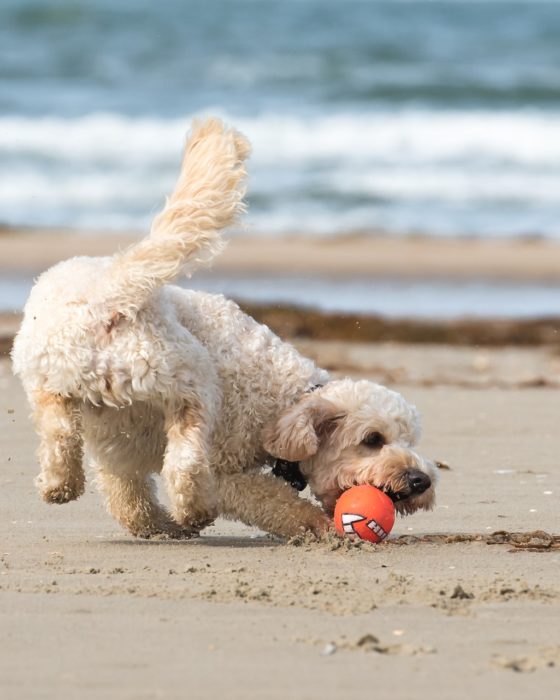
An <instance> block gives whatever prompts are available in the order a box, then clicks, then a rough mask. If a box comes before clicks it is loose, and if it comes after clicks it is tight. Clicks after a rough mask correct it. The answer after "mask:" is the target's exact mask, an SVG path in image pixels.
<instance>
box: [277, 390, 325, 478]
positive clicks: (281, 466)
mask: <svg viewBox="0 0 560 700" xmlns="http://www.w3.org/2000/svg"><path fill="white" fill-rule="evenodd" d="M322 386H323V384H314V385H313V386H310V387H309V389H307V390H306V391H305V393H306V394H310V393H311V392H313V391H315V390H316V389H320V388H321V387H322ZM272 473H273V474H274V476H277V477H279V478H280V479H285V480H286V481H287V482H288V484H290V486H291V487H292V488H294V489H296V491H303V489H304V488H305V487H306V486H307V479H306V478H305V477H304V476H303V474H302V473H301V469H300V468H299V462H289V461H288V460H287V459H280V458H278V459H276V460H274V466H273V467H272Z"/></svg>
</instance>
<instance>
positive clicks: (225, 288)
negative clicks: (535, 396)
mask: <svg viewBox="0 0 560 700" xmlns="http://www.w3.org/2000/svg"><path fill="white" fill-rule="evenodd" d="M180 283H181V284H183V285H185V286H188V287H189V288H190V289H198V290H202V291H205V292H212V293H221V294H225V295H226V296H227V297H229V298H233V299H237V300H238V301H248V302H257V303H263V304H289V305H294V306H299V307H308V308H314V309H322V310H325V311H336V312H339V313H362V314H376V315H381V316H387V317H392V318H411V317H413V318H424V319H428V318H430V319H453V318H467V317H468V318H480V319H492V318H512V319H519V318H551V317H552V318H556V317H558V315H559V310H560V286H558V285H547V284H532V283H523V284H514V283H507V282H496V283H490V282H483V281H473V282H451V281H445V280H442V281H434V282H428V281H422V280H411V281H399V280H387V279H371V278H370V279H368V278H354V279H350V280H348V279H322V278H309V277H301V276H299V277H298V276H295V277H285V276H284V277H255V276H251V277H248V278H245V277H238V276H230V275H216V274H202V275H200V274H199V275H197V276H195V277H194V278H193V279H191V280H188V281H186V280H180ZM32 284H33V280H32V278H31V277H24V276H19V275H7V274H0V313H1V312H11V311H21V309H22V308H23V306H24V304H25V301H26V299H27V297H28V295H29V292H30V290H31V286H32Z"/></svg>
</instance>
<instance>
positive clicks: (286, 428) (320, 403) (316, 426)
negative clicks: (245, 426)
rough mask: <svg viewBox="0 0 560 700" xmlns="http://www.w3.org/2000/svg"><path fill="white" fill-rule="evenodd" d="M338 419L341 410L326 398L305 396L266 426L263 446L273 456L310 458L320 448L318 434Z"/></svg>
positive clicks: (328, 429) (332, 425)
mask: <svg viewBox="0 0 560 700" xmlns="http://www.w3.org/2000/svg"><path fill="white" fill-rule="evenodd" d="M341 418H343V414H342V412H341V411H340V410H339V409H338V408H337V407H336V406H335V405H334V404H333V403H331V402H330V401H328V400H327V399H324V398H321V397H320V396H316V395H313V394H312V395H309V396H304V397H303V398H302V399H300V401H298V403H296V404H295V405H294V406H291V407H290V408H287V409H286V410H285V411H284V412H283V413H281V414H280V416H279V417H278V418H277V419H276V420H275V421H273V422H272V423H270V424H269V425H267V426H265V428H264V430H263V433H262V441H263V447H264V449H265V450H266V451H267V452H268V454H270V455H272V456H273V457H279V458H280V459H286V460H288V461H290V462H299V461H301V460H303V459H309V457H312V456H313V455H314V454H315V453H316V452H317V450H318V449H319V444H320V441H321V437H322V436H324V435H326V434H327V433H328V432H329V431H330V430H331V429H332V428H333V427H334V426H335V425H336V422H337V421H339V420H340V419H341Z"/></svg>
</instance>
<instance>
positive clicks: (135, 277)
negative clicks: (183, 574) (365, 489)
mask: <svg viewBox="0 0 560 700" xmlns="http://www.w3.org/2000/svg"><path fill="white" fill-rule="evenodd" d="M248 153H249V145H248V143H247V141H246V140H245V139H244V138H243V137H242V136H241V135H240V134H239V133H237V132H235V131H234V130H232V129H228V128H226V127H225V126H224V125H223V124H222V123H221V122H220V121H218V120H214V119H212V120H208V121H206V122H203V123H199V124H195V125H194V127H193V131H192V134H191V136H190V139H189V141H188V143H187V146H186V150H185V155H184V160H183V164H182V170H181V174H180V176H179V180H178V182H177V185H176V187H175V190H174V192H173V194H172V195H171V197H170V198H169V200H168V201H167V204H166V206H165V208H164V209H163V211H162V212H161V214H159V215H158V216H157V217H156V219H155V221H154V223H153V227H152V231H151V234H150V236H149V237H148V238H146V239H144V240H143V241H141V242H140V243H138V244H137V245H134V246H132V247H131V248H130V249H128V250H126V251H125V252H122V253H118V254H117V255H115V256H113V257H112V258H86V257H83V258H74V259H72V260H68V261H66V262H63V263H60V264H59V265H56V266H55V267H53V268H52V269H50V270H48V271H47V272H45V273H44V274H43V275H42V276H41V277H40V278H39V280H38V282H37V284H36V285H35V287H34V288H33V290H32V292H31V295H30V297H29V300H28V302H27V305H26V307H25V317H24V321H23V324H22V327H21V330H20V332H19V334H18V336H17V338H16V340H15V344H14V350H13V364H14V370H15V372H16V374H17V375H18V376H19V377H21V380H22V382H23V385H24V387H25V391H26V392H27V396H28V398H29V401H30V403H31V405H32V407H33V410H34V415H35V420H36V425H37V431H38V433H39V437H40V447H39V451H38V456H39V461H40V465H41V473H40V475H39V477H38V478H37V482H36V483H37V486H38V488H39V490H40V492H41V494H42V496H43V498H44V499H45V501H47V502H48V503H66V502H68V501H71V500H73V499H76V498H78V497H79V496H80V495H81V494H82V493H83V491H84V483H85V476H84V467H83V462H84V455H86V456H87V458H88V460H89V461H90V463H91V464H92V465H93V467H94V468H95V470H96V472H97V482H98V484H99V487H100V489H101V490H102V491H103V492H104V494H105V496H106V498H107V504H108V508H109V511H110V512H111V513H112V515H113V516H114V517H115V518H116V519H117V520H118V521H119V522H120V523H121V524H122V525H123V526H124V527H125V528H127V529H128V530H129V531H130V532H131V533H133V534H134V535H137V536H140V537H149V536H153V535H155V534H161V533H164V534H167V535H169V536H171V537H188V536H191V535H193V534H195V533H197V532H198V531H199V530H200V529H201V528H203V527H204V526H205V525H207V524H208V523H210V522H211V521H212V520H213V519H214V518H215V517H216V516H217V515H219V514H222V515H224V516H226V517H228V518H238V519H240V520H242V521H244V522H246V523H248V524H251V525H257V526H258V527H260V528H262V529H264V530H267V531H268V532H272V533H276V534H279V535H283V536H291V535H294V534H295V533H297V532H299V531H302V530H310V531H312V532H315V533H321V532H323V531H325V530H327V529H328V528H329V527H330V524H331V521H330V518H329V516H331V515H332V512H333V508H334V503H335V501H336V499H337V498H338V496H339V495H340V493H341V492H342V490H343V489H345V488H347V487H349V486H351V485H352V484H362V483H370V484H374V485H375V486H378V487H379V488H381V489H384V490H385V491H386V492H387V493H388V494H389V495H390V496H391V497H392V498H393V500H394V501H395V502H396V507H397V509H398V510H399V511H400V512H401V513H411V512H413V511H415V510H417V509H418V508H425V509H429V508H431V507H432V506H433V503H434V481H435V472H434V469H433V466H432V465H431V464H430V463H429V462H427V461H425V460H423V459H422V458H421V457H420V456H419V455H417V454H416V453H415V452H413V451H412V447H413V445H414V444H415V442H416V441H417V440H418V437H419V419H418V414H417V412H416V410H415V408H414V407H413V406H410V405H409V404H408V403H407V402H406V401H405V400H404V399H403V398H402V397H401V396H400V395H399V394H397V393H395V392H394V391H390V390H388V389H386V388H384V387H382V386H379V385H378V384H374V383H372V382H368V381H358V382H353V381H350V380H349V379H344V380H341V381H331V380H330V379H329V377H328V375H327V373H326V372H325V371H323V370H321V369H318V368H317V367H315V365H314V364H313V362H312V361H311V360H309V359H306V358H304V357H301V356H300V355H299V354H298V353H297V352H296V350H295V349H294V348H293V347H292V346H291V345H289V344H288V343H285V342H282V341H281V340H280V339H279V338H278V337H276V336H275V335H274V334H273V333H272V332H271V331H270V329H269V328H267V327H266V326H262V325H259V324H258V323H256V321H254V320H253V319H252V318H250V317H248V316H246V315H245V314H244V313H243V312H242V311H241V310H240V309H239V308H238V307H237V306H236V304H234V303H233V302H231V301H227V300H226V299H224V297H222V296H219V295H218V296H216V295H210V294H203V293H200V292H192V291H185V290H183V289H180V288H178V287H173V286H168V284H167V283H169V282H171V281H173V280H174V279H175V278H176V277H177V276H178V275H179V274H181V273H184V272H192V270H194V269H195V268H196V267H197V266H198V265H200V264H202V263H205V262H207V261H209V260H210V259H211V258H212V257H213V256H214V255H216V253H218V252H219V251H220V250H221V248H222V242H221V238H220V231H221V229H223V228H224V227H226V226H228V225H230V224H232V223H233V222H234V221H235V219H236V217H237V216H238V215H239V214H240V213H241V212H242V211H243V208H244V207H243V203H242V200H243V195H244V180H245V175H246V173H245V169H244V165H243V163H244V160H245V158H246V157H247V155H248ZM271 457H272V458H281V459H283V460H287V461H290V462H299V468H300V470H301V475H302V476H303V478H305V479H306V480H307V481H308V482H309V486H310V489H311V492H312V493H313V494H314V495H315V496H316V498H317V499H318V501H319V502H320V503H321V504H322V506H323V508H320V507H318V506H317V505H314V504H312V503H311V502H310V501H309V500H306V499H303V498H299V497H298V493H297V491H296V490H295V489H293V488H291V486H290V485H288V484H287V483H286V482H285V481H284V480H282V479H281V478H278V477H276V476H274V475H272V474H270V473H266V469H265V466H266V464H271ZM294 467H295V465H294ZM158 473H161V474H162V475H163V478H164V480H165V484H166V487H167V492H168V494H169V499H170V503H171V510H170V511H168V510H167V509H165V508H164V507H163V506H162V505H161V504H159V503H158V501H157V499H156V497H155V490H154V483H153V474H158Z"/></svg>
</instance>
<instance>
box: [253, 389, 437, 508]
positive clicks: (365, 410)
mask: <svg viewBox="0 0 560 700" xmlns="http://www.w3.org/2000/svg"><path fill="white" fill-rule="evenodd" d="M419 437H420V420H419V416H418V412H417V411H416V408H415V407H414V406H411V405H410V404H409V403H407V402H406V401H405V400H404V398H403V397H402V396H401V395H400V394H398V393H397V392H395V391H391V390H390V389H386V388H385V387H383V386H380V385H379V384H374V383H373V382H369V381H366V380H362V381H357V382H353V381H351V380H350V379H343V380H340V381H333V382H329V383H328V384H327V385H326V386H324V387H321V388H319V389H317V390H316V391H314V392H313V393H309V394H304V395H303V396H302V398H301V399H300V400H299V401H298V402H297V403H296V404H295V405H294V406H291V407H290V408H288V409H286V410H285V411H284V412H283V413H282V414H281V415H280V416H279V417H278V419H277V420H276V421H275V422H273V423H272V424H270V425H268V426H267V427H266V428H265V430H264V435H263V438H264V439H263V442H264V448H265V449H266V450H267V452H268V453H269V454H271V455H272V456H274V457H278V458H280V459H285V460H289V461H293V462H296V461H297V462H300V469H301V471H302V473H303V474H304V475H305V477H306V478H307V480H308V482H309V487H310V489H311V491H312V492H313V494H314V495H315V497H316V498H317V499H318V500H319V501H320V502H321V504H322V505H323V508H324V509H325V511H326V512H327V513H328V514H329V515H332V514H333V512H334V506H335V503H336V501H337V499H338V497H339V496H340V494H341V493H342V492H343V491H344V490H345V489H347V488H349V487H350V486H354V485H357V484H371V485H373V486H376V487H377V488H379V489H381V490H382V491H385V493H387V494H388V495H389V496H390V497H391V499H392V500H393V502H394V503H395V507H396V509H397V511H398V512H400V513H401V514H403V515H404V514H408V513H413V512H414V511H416V510H418V509H424V510H430V509H431V508H433V506H434V502H435V488H434V486H435V482H436V478H437V474H436V470H435V467H434V465H433V464H432V463H431V462H430V461H428V460H425V459H423V458H422V457H421V456H420V455H418V454H417V453H416V452H414V451H413V450H412V448H413V446H414V445H415V444H416V442H417V441H418V439H419Z"/></svg>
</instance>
